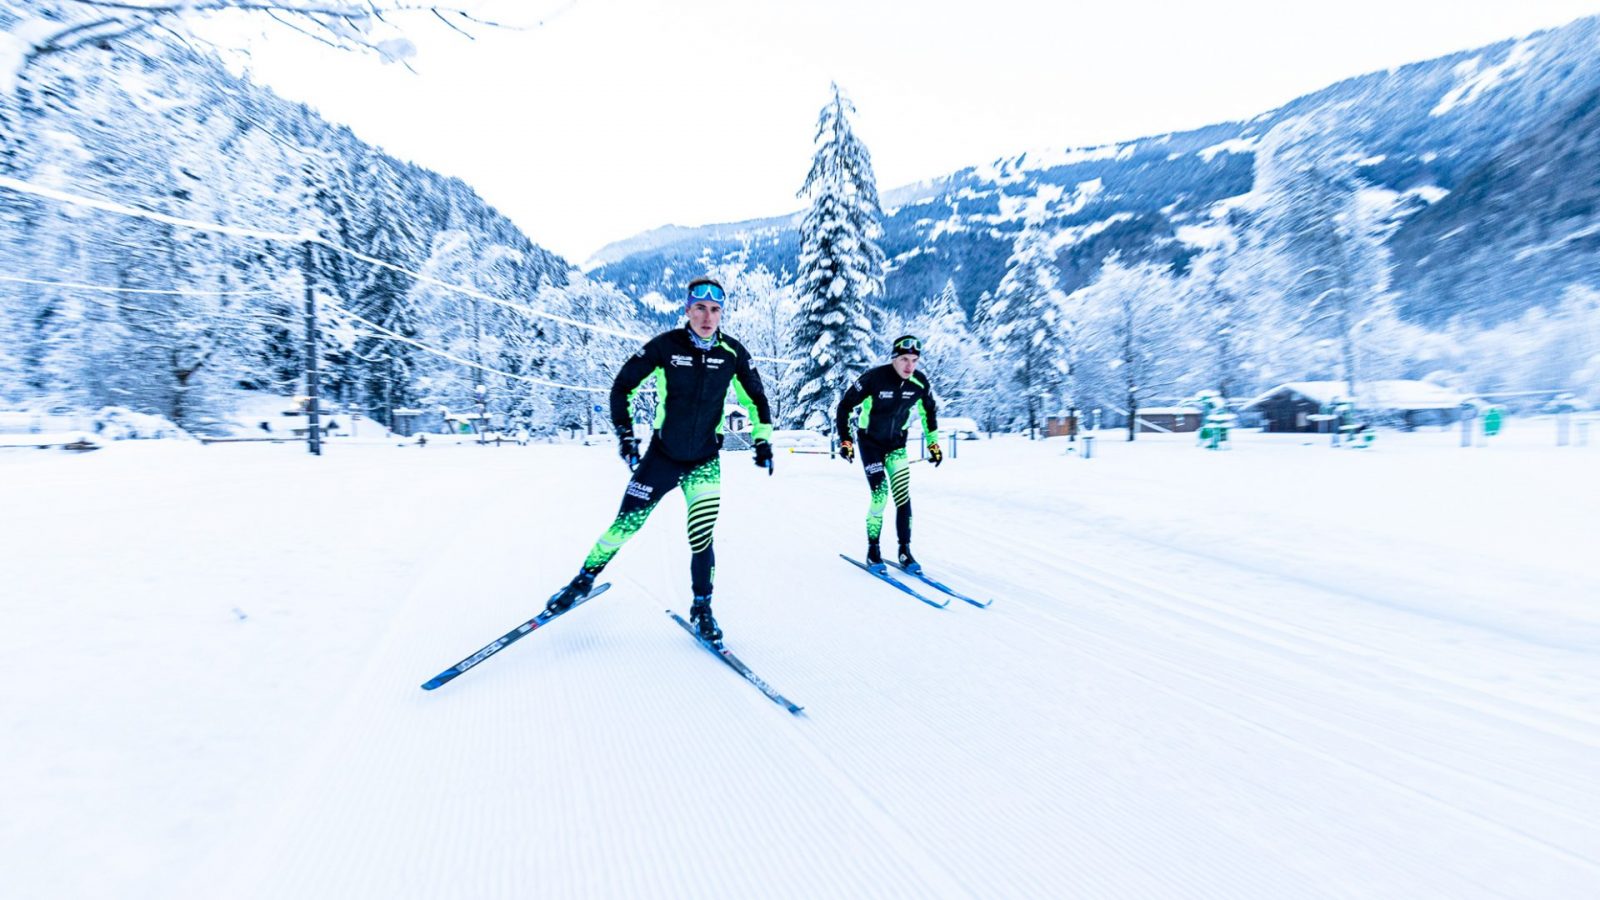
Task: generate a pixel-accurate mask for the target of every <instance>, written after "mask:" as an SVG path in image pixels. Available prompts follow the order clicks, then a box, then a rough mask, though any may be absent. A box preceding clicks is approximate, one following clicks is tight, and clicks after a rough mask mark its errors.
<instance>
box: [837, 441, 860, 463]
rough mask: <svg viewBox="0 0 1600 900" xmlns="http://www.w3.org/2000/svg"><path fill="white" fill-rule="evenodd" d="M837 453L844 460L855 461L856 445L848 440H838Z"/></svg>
mask: <svg viewBox="0 0 1600 900" xmlns="http://www.w3.org/2000/svg"><path fill="white" fill-rule="evenodd" d="M839 455H840V456H842V457H844V461H845V462H855V461H856V445H855V444H852V443H850V442H849V441H840V442H839Z"/></svg>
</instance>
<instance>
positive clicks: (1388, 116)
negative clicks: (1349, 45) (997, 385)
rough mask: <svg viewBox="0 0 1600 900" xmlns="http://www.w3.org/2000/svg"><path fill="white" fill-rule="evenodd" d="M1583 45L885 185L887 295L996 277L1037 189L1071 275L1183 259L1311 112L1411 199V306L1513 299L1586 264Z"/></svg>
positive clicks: (1590, 86)
mask: <svg viewBox="0 0 1600 900" xmlns="http://www.w3.org/2000/svg"><path fill="white" fill-rule="evenodd" d="M1597 45H1600V18H1593V17H1592V18H1587V19H1582V20H1579V21H1577V22H1574V23H1572V24H1570V25H1567V26H1564V27H1562V28H1558V29H1553V30H1549V31H1543V32H1539V33H1536V34H1532V35H1529V36H1526V37H1523V38H1518V39H1513V40H1506V41H1501V42H1499V43H1497V44H1493V45H1491V46H1487V47H1482V48H1478V49H1475V50H1466V51H1462V52H1460V53H1455V54H1451V55H1449V56H1445V57H1440V58H1438V59H1433V60H1428V61H1425V62H1418V63H1413V64H1410V65H1406V66H1403V67H1400V68H1398V69H1392V70H1388V71H1383V72H1373V73H1370V74H1366V75H1362V76H1359V77H1355V78H1350V79H1347V80H1345V81H1341V82H1339V83H1337V84H1334V85H1331V86H1329V87H1327V88H1325V89H1323V90H1321V91H1317V92H1315V93H1312V94H1308V95H1306V96H1304V97H1301V98H1299V99H1296V100H1294V101H1292V102H1290V103H1288V104H1286V105H1284V106H1282V107H1280V108H1278V109H1275V110H1271V111H1269V112H1266V113H1263V114H1262V115H1260V116H1258V117H1256V118H1254V119H1251V120H1250V121H1247V122H1225V123H1219V124H1216V125H1211V126H1207V127H1204V128H1199V129H1195V130H1193V131H1187V132H1181V133H1176V134H1165V135H1156V136H1151V137H1147V138H1140V139H1138V140H1132V141H1128V142H1125V143H1117V144H1110V145H1106V146H1102V147H1089V148H1076V149H1070V150H1047V151H1042V152H1040V151H1030V152H1027V153H1021V154H1018V155H1016V156H1012V157H1007V158H1004V159H999V160H995V161H994V162H992V163H989V164H987V165H981V166H973V167H971V168H967V169H963V170H961V171H958V172H955V173H953V174H951V175H950V176H948V177H947V178H944V179H938V180H935V181H933V182H925V183H922V184H919V185H915V186H911V187H910V188H907V189H902V190H900V191H889V192H886V193H885V204H884V205H885V208H886V213H887V217H886V218H887V220H886V222H885V226H886V234H885V237H884V240H883V247H884V250H885V251H886V253H887V254H888V256H889V258H890V264H891V273H890V276H889V280H888V289H887V291H888V292H887V305H888V306H890V307H893V308H898V309H901V310H914V309H916V308H919V307H920V306H921V305H922V304H923V303H924V302H925V301H927V300H928V299H930V298H932V297H934V296H936V295H937V294H938V292H939V290H940V289H941V288H942V287H943V285H944V283H945V280H946V279H947V278H954V280H955V284H956V287H957V289H958V291H959V295H960V297H961V299H962V302H963V304H964V305H965V306H966V307H967V308H968V309H969V310H970V309H971V308H972V307H973V305H974V304H975V303H976V301H977V299H978V298H979V297H980V295H981V294H983V293H984V292H986V291H992V290H993V289H994V288H995V286H996V285H997V284H998V283H999V281H1000V278H1001V276H1002V275H1003V274H1004V265H1005V261H1006V258H1007V256H1008V254H1009V253H1010V251H1011V248H1012V242H1013V240H1014V238H1015V236H1016V235H1017V233H1018V232H1019V230H1020V228H1021V221H1022V216H1023V214H1024V210H1026V209H1028V208H1030V205H1031V204H1033V203H1035V202H1037V201H1039V200H1045V201H1048V202H1049V204H1050V209H1051V223H1050V227H1053V228H1054V229H1055V231H1056V233H1057V234H1056V240H1055V243H1056V248H1057V262H1058V265H1059V267H1060V270H1061V274H1062V280H1063V284H1062V286H1063V288H1064V289H1065V290H1067V291H1069V292H1070V291H1072V290H1074V289H1076V288H1078V287H1082V286H1084V285H1086V284H1088V283H1089V282H1090V281H1091V280H1092V279H1093V278H1094V277H1095V275H1096V274H1097V273H1098V272H1099V270H1100V268H1101V265H1102V261H1103V260H1104V259H1105V258H1106V257H1107V256H1109V255H1110V254H1112V253H1119V254H1120V255H1121V258H1122V259H1123V260H1124V261H1145V260H1149V261H1159V262H1170V263H1174V264H1175V265H1176V266H1177V267H1178V268H1179V269H1182V267H1183V266H1184V264H1185V262H1186V261H1187V259H1188V258H1189V257H1190V256H1191V255H1192V254H1193V252H1194V247H1195V244H1194V240H1195V238H1196V235H1197V234H1199V233H1200V232H1201V231H1203V230H1204V228H1200V229H1198V230H1197V229H1196V227H1197V226H1211V225H1213V224H1214V223H1216V222H1217V221H1218V220H1219V219H1221V218H1223V217H1224V215H1223V214H1224V213H1226V212H1227V210H1229V209H1230V208H1231V207H1233V206H1235V205H1238V204H1241V203H1244V204H1248V200H1240V199H1238V198H1241V197H1243V196H1244V195H1248V194H1250V192H1251V191H1252V189H1253V187H1254V186H1255V185H1256V179H1257V167H1256V163H1257V161H1258V160H1257V156H1258V152H1259V150H1260V147H1261V144H1262V141H1263V139H1264V138H1266V137H1267V136H1268V135H1269V133H1271V132H1272V131H1273V129H1274V128H1277V127H1279V126H1283V125H1285V124H1286V123H1291V122H1293V121H1294V120H1297V119H1315V120H1316V121H1317V122H1319V123H1322V124H1324V126H1325V127H1326V128H1327V130H1326V131H1325V133H1324V134H1323V137H1324V138H1326V139H1327V140H1328V141H1330V142H1334V141H1337V142H1339V143H1340V144H1341V145H1343V146H1346V147H1349V148H1353V149H1355V150H1356V151H1357V152H1358V153H1359V157H1358V160H1357V162H1356V163H1355V166H1354V171H1355V173H1356V175H1357V176H1358V177H1359V178H1360V179H1361V180H1362V181H1363V182H1364V183H1365V184H1366V186H1368V187H1369V188H1372V189H1377V190H1381V191H1387V192H1392V193H1393V194H1394V195H1396V196H1398V197H1400V198H1402V200H1403V202H1401V203H1399V204H1398V205H1397V212H1396V218H1397V219H1404V217H1405V216H1407V215H1411V216H1412V218H1411V220H1410V222H1408V223H1407V224H1405V225H1404V226H1403V227H1401V228H1400V229H1399V231H1398V232H1396V233H1395V234H1394V235H1393V237H1392V239H1391V240H1390V242H1389V249H1390V250H1391V252H1392V256H1391V261H1392V263H1393V264H1394V274H1393V282H1392V287H1393V289H1394V290H1395V291H1396V294H1397V298H1396V299H1397V300H1398V302H1399V305H1400V308H1401V309H1402V310H1403V311H1405V313H1406V314H1407V315H1408V316H1410V317H1413V318H1417V319H1420V320H1426V321H1432V322H1437V321H1442V320H1448V319H1450V318H1452V317H1455V316H1458V315H1465V316H1471V317H1475V318H1478V319H1481V320H1484V321H1491V322H1492V321H1498V320H1502V319H1506V318H1510V317H1514V316H1515V315H1518V314H1519V313H1520V312H1521V311H1523V310H1525V309H1527V308H1528V307H1530V306H1533V305H1540V304H1548V303H1552V302H1554V301H1555V300H1556V299H1557V298H1559V296H1560V294H1561V293H1562V291H1563V290H1565V289H1566V287H1567V286H1568V285H1570V284H1573V283H1588V284H1593V282H1594V279H1595V275H1594V273H1593V267H1592V266H1586V265H1585V263H1584V260H1585V259H1586V258H1588V257H1589V255H1590V254H1592V251H1593V248H1594V242H1595V240H1596V232H1595V219H1594V209H1595V207H1594V198H1595V196H1596V194H1597V193H1600V187H1597V185H1600V175H1597V173H1600V162H1597V157H1596V155H1595V154H1594V153H1593V152H1589V151H1590V148H1591V145H1592V143H1593V141H1594V140H1595V138H1594V135H1595V128H1594V123H1595V119H1594V116H1595V113H1594V107H1595V103H1596V91H1600V54H1597V53H1596V52H1595V51H1596V49H1597ZM1064 102H1070V97H1068V98H1064ZM1430 204H1432V205H1436V206H1437V208H1436V209H1427V207H1428V206H1429V205H1430ZM1490 213H1492V225H1491V224H1490V223H1489V221H1486V220H1485V219H1483V216H1484V215H1486V214H1490ZM1471 223H1478V224H1477V227H1464V226H1470V225H1471ZM1396 224H1399V222H1398V221H1397V222H1396ZM1257 237H1260V236H1259V235H1258V236H1257ZM795 241H796V234H795V226H794V224H793V216H781V217H777V218H773V219H765V220H756V221H751V222H744V223H737V224H736V225H731V226H730V225H711V226H706V227H705V228H700V229H670V230H668V229H662V230H658V231H655V232H650V233H648V234H647V235H641V236H639V237H636V238H632V239H629V240H628V241H622V242H618V243H616V244H613V245H611V246H610V247H608V248H607V250H606V251H603V253H602V255H601V256H600V257H599V258H598V259H599V261H600V262H602V263H603V265H602V266H601V267H600V268H599V269H598V272H597V274H598V275H599V276H600V277H603V278H605V279H608V280H610V281H612V282H614V283H616V284H617V285H618V286H619V287H621V288H622V289H623V290H625V291H627V292H628V293H634V294H637V293H643V292H646V291H649V290H652V289H660V288H662V287H665V286H668V285H669V284H670V281H671V278H672V273H673V272H681V271H683V270H684V269H685V267H689V266H692V265H693V264H695V262H696V260H699V259H701V258H704V257H707V256H709V258H710V259H712V260H728V259H742V260H744V261H746V262H748V263H749V264H751V265H755V264H757V263H760V264H764V265H766V266H767V267H768V268H769V269H771V270H773V271H781V270H784V269H792V268H793V266H794V258H795V252H796V243H795ZM1513 284H1514V285H1515V287H1516V290H1514V291H1513V290H1509V287H1510V286H1511V285H1513Z"/></svg>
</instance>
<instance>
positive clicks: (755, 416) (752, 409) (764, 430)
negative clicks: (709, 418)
mask: <svg viewBox="0 0 1600 900" xmlns="http://www.w3.org/2000/svg"><path fill="white" fill-rule="evenodd" d="M733 395H734V396H735V397H737V398H739V405H740V406H742V407H744V409H745V412H747V413H749V414H750V439H751V440H753V441H770V440H772V424H771V423H770V422H763V421H761V411H760V410H759V409H758V408H757V407H756V401H755V399H754V398H753V397H751V396H750V392H749V391H747V390H745V389H744V382H742V381H740V380H739V376H737V375H735V376H734V377H733ZM717 431H718V432H721V431H722V420H721V419H718V420H717Z"/></svg>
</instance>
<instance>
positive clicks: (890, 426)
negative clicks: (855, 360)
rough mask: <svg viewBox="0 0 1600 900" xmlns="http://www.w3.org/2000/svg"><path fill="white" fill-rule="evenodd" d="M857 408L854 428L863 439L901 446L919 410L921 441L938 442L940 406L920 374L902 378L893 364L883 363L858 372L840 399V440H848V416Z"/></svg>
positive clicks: (836, 419)
mask: <svg viewBox="0 0 1600 900" xmlns="http://www.w3.org/2000/svg"><path fill="white" fill-rule="evenodd" d="M858 406H859V407H861V415H860V416H859V417H858V418H857V419H856V428H858V429H859V430H860V432H861V437H862V439H863V440H871V441H873V442H874V443H877V444H880V445H882V446H884V447H887V448H889V449H899V448H901V447H904V446H905V445H906V429H907V428H910V427H911V417H912V416H913V415H915V414H916V413H918V412H919V411H920V412H921V414H922V431H923V435H924V437H923V439H924V440H926V441H927V442H928V443H930V444H932V443H936V442H937V441H938V440H939V409H938V406H939V404H938V403H937V402H936V401H935V400H934V399H933V382H931V381H929V380H928V377H927V376H926V375H924V374H922V373H921V372H912V373H911V377H910V378H901V377H900V373H899V372H896V371H895V370H894V366H893V365H889V364H885V365H881V366H878V367H877V368H875V369H868V370H867V371H865V372H863V373H861V377H860V378H857V379H856V380H855V381H853V382H851V383H850V386H849V387H848V388H846V389H845V392H844V396H843V397H841V398H839V411H838V412H837V413H835V414H834V427H835V428H837V429H838V433H839V439H840V440H849V439H850V413H851V412H852V411H854V410H855V408H856V407H858Z"/></svg>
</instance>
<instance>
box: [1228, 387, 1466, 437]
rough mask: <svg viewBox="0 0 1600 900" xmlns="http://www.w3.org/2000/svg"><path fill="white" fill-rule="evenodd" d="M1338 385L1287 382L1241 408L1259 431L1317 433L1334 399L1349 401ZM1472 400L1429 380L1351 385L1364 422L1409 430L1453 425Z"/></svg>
mask: <svg viewBox="0 0 1600 900" xmlns="http://www.w3.org/2000/svg"><path fill="white" fill-rule="evenodd" d="M1349 394H1350V391H1349V389H1348V388H1347V387H1346V386H1345V383H1344V382H1343V381H1291V382H1287V383H1285V384H1280V385H1278V386H1277V387H1275V388H1272V389H1270V390H1268V391H1267V392H1266V393H1264V394H1261V395H1260V396H1258V397H1256V398H1255V399H1254V400H1251V401H1250V402H1249V403H1246V404H1245V405H1244V406H1243V407H1241V409H1240V411H1241V412H1245V411H1250V412H1256V413H1259V414H1260V416H1261V424H1262V428H1263V430H1265V431H1288V432H1294V431H1318V430H1319V426H1320V425H1321V422H1319V421H1318V420H1317V419H1315V418H1313V416H1316V415H1318V414H1319V413H1323V412H1325V411H1326V410H1327V408H1328V407H1329V406H1330V405H1332V404H1333V403H1334V401H1337V400H1347V399H1349ZM1471 399H1472V398H1471V397H1470V396H1469V395H1467V394H1462V393H1459V392H1457V391H1452V390H1450V389H1449V388H1447V387H1444V386H1442V385H1438V384H1434V383H1433V382H1431V381H1417V380H1411V379H1391V380H1385V381H1362V382H1358V383H1357V385H1356V397H1355V400H1356V405H1357V407H1358V408H1359V409H1360V410H1361V413H1362V414H1363V415H1364V416H1366V417H1367V418H1369V419H1372V420H1376V421H1379V422H1383V423H1385V424H1392V425H1396V426H1398V427H1400V428H1404V429H1406V430H1410V429H1412V428H1415V427H1417V426H1418V425H1448V424H1450V423H1452V422H1455V421H1458V420H1459V418H1460V416H1461V408H1462V406H1464V405H1466V404H1467V403H1468V401H1470V400H1471Z"/></svg>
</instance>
